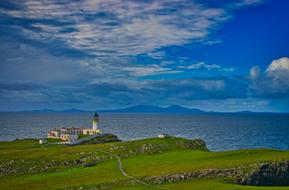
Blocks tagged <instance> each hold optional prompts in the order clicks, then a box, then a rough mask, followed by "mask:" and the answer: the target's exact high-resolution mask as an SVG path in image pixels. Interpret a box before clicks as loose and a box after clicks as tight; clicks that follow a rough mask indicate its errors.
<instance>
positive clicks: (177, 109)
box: [2, 105, 286, 114]
mask: <svg viewBox="0 0 289 190" xmlns="http://www.w3.org/2000/svg"><path fill="white" fill-rule="evenodd" d="M2 112H13V113H18V112H26V113H57V112H64V113H86V112H87V113H93V112H95V111H94V110H83V109H75V108H72V109H63V110H54V109H38V110H23V111H2ZM98 112H99V113H178V114H207V113H210V114H266V113H268V114H274V113H283V112H253V111H249V110H242V111H236V112H222V111H218V112H217V111H205V110H202V109H198V108H187V107H184V106H179V105H171V106H166V107H161V106H154V105H136V106H130V107H125V108H119V109H100V110H98ZM284 114H286V113H284Z"/></svg>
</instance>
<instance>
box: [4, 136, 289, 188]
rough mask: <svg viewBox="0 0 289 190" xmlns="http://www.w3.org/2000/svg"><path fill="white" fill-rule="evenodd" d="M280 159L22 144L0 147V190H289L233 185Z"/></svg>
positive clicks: (182, 143)
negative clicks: (253, 171) (241, 176)
mask: <svg viewBox="0 0 289 190" xmlns="http://www.w3.org/2000/svg"><path fill="white" fill-rule="evenodd" d="M284 160H289V151H278V150H271V149H252V150H238V151H225V152H210V151H208V150H207V148H206V146H205V144H204V142H203V141H202V140H199V139H197V140H188V139H183V138H175V137H169V138H164V139H159V138H149V139H143V140H136V141H126V142H112V143H104V144H87V145H77V146H64V145H39V144H38V142H37V140H33V139H26V140H18V141H13V142H1V143H0V189H1V190H5V189H7V190H8V189H9V190H10V189H13V190H14V189H15V190H17V189H31V190H38V189H41V190H43V189H112V190H114V189H115V190H116V189H117V190H125V189H131V190H132V189H133V190H135V189H136V190H138V189H139V190H143V189H145V190H146V189H176V190H178V189H184V190H186V189H220V190H221V189H222V190H226V189H236V190H237V189H238V190H239V189H258V190H260V189H268V190H269V189H278V190H283V189H289V187H286V186H284V187H272V186H271V187H255V186H243V185H237V184H234V180H235V178H236V177H238V176H239V175H243V174H244V175H247V173H250V172H251V171H252V170H254V169H255V168H258V167H259V166H260V165H262V164H264V163H271V162H272V161H284ZM120 164H121V166H120ZM120 168H122V169H123V171H121V169H120ZM122 172H123V173H122Z"/></svg>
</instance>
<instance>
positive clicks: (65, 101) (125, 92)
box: [0, 0, 289, 112]
mask: <svg viewBox="0 0 289 190" xmlns="http://www.w3.org/2000/svg"><path fill="white" fill-rule="evenodd" d="M288 34H289V1H288V0H220V1H215V0H138V1H135V0H62V1H59V0H43V1H41V0H17V1H9V0H0V111H20V110H35V109H55V110H62V109H71V108H76V109H84V110H103V109H114V108H123V107H129V106H134V105H157V106H169V105H181V106H185V107H189V108H199V109H203V110H207V111H223V112H224V111H225V112H231V111H241V110H250V111H258V112H259V111H261V112H289V35H288Z"/></svg>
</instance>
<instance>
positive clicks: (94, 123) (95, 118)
mask: <svg viewBox="0 0 289 190" xmlns="http://www.w3.org/2000/svg"><path fill="white" fill-rule="evenodd" d="M98 122H99V116H98V114H97V113H96V112H95V113H94V116H93V119H92V129H93V130H97V129H98Z"/></svg>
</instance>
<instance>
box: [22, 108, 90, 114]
mask: <svg viewBox="0 0 289 190" xmlns="http://www.w3.org/2000/svg"><path fill="white" fill-rule="evenodd" d="M20 112H28V113H55V112H56V113H57V112H65V113H80V112H91V111H85V110H80V109H66V110H52V109H39V110H30V111H20Z"/></svg>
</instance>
